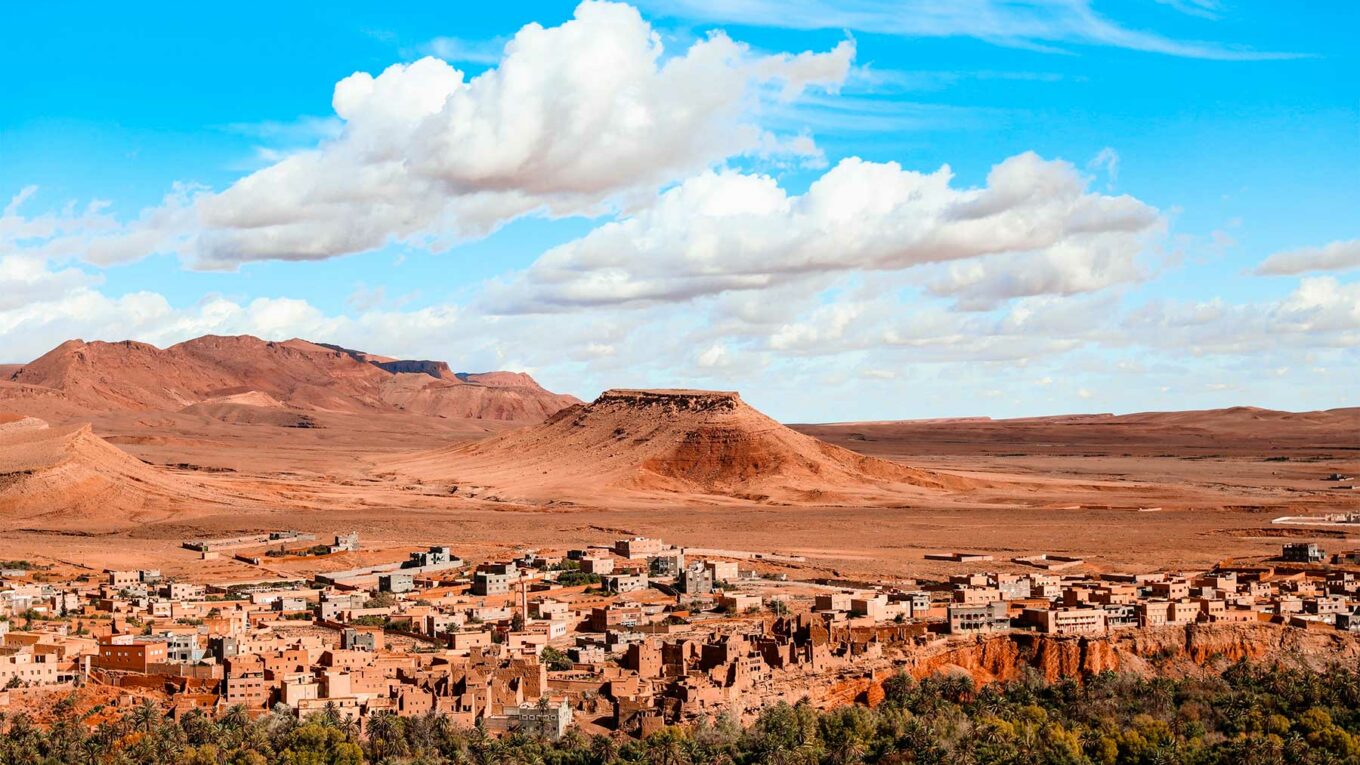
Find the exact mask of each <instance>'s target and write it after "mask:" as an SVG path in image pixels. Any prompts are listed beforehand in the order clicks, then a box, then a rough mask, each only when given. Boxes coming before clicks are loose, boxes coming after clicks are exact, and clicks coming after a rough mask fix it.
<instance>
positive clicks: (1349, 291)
mask: <svg viewBox="0 0 1360 765" xmlns="http://www.w3.org/2000/svg"><path fill="white" fill-rule="evenodd" d="M1123 330H1124V331H1125V333H1126V334H1125V338H1126V340H1127V341H1128V342H1136V343H1139V344H1143V345H1149V346H1154V347H1159V348H1177V349H1185V350H1188V351H1189V352H1191V353H1196V354H1205V353H1222V354H1251V353H1259V352H1262V351H1269V350H1276V349H1279V348H1281V347H1282V346H1285V345H1287V346H1291V347H1296V348H1325V347H1334V348H1354V347H1356V346H1357V345H1360V283H1353V284H1345V283H1342V282H1340V281H1338V280H1337V279H1335V278H1333V277H1330V276H1316V277H1307V278H1304V279H1301V280H1300V281H1299V284H1298V286H1297V287H1296V288H1295V289H1294V290H1293V291H1292V292H1290V293H1289V294H1288V295H1286V296H1285V297H1283V298H1282V299H1280V300H1276V301H1263V302H1257V303H1240V304H1233V303H1226V302H1224V301H1222V300H1209V301H1183V302H1172V301H1153V302H1151V303H1148V304H1146V305H1144V306H1142V307H1140V308H1138V309H1136V310H1134V311H1133V312H1131V313H1130V314H1129V316H1128V317H1127V318H1126V319H1125V320H1124V322H1123Z"/></svg>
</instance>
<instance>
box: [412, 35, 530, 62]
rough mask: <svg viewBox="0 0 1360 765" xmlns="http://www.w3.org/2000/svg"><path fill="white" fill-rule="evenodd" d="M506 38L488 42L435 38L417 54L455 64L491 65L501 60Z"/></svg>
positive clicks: (496, 38)
mask: <svg viewBox="0 0 1360 765" xmlns="http://www.w3.org/2000/svg"><path fill="white" fill-rule="evenodd" d="M506 42H508V39H507V38H504V37H494V38H492V39H490V40H469V39H466V38H462V37H436V38H434V39H433V40H430V41H429V42H427V43H425V44H424V45H421V46H420V47H419V48H418V49H417V53H418V54H419V55H423V56H435V57H437V58H442V59H444V60H445V61H451V62H453V63H456V64H485V65H491V64H495V63H497V62H499V61H500V60H501V54H502V52H503V51H504V50H505V43H506Z"/></svg>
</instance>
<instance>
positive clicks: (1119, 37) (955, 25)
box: [644, 0, 1301, 61]
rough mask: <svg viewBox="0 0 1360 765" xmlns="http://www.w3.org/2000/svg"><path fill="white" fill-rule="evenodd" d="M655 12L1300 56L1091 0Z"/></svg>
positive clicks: (786, 2) (751, 4)
mask: <svg viewBox="0 0 1360 765" xmlns="http://www.w3.org/2000/svg"><path fill="white" fill-rule="evenodd" d="M1168 4H1169V5H1171V6H1172V7H1175V8H1176V9H1178V10H1181V11H1182V12H1185V13H1192V14H1195V15H1199V16H1201V17H1211V16H1212V14H1216V13H1217V11H1218V3H1217V2H1215V0H1168ZM644 5H647V6H649V7H651V8H653V9H655V10H657V11H659V12H662V13H667V14H670V15H673V16H678V17H682V18H691V19H701V20H704V21H712V22H727V23H734V24H750V25H753V26H774V27H783V28H788V29H850V30H855V31H858V32H866V33H874V34H890V35H899V36H902V37H972V38H976V39H979V40H985V41H987V42H990V43H994V44H997V45H1005V46H1009V47H1017V48H1026V49H1031V50H1039V51H1046V52H1053V53H1061V52H1070V51H1066V50H1065V49H1064V47H1063V46H1071V45H1104V46H1112V47H1117V48H1126V49H1129V50H1139V51H1145V52H1148V53H1160V54H1164V55H1169V56H1181V57H1185V58H1201V59H1212V60H1221V61H1257V60H1268V59H1283V58H1299V57H1301V55H1300V54H1297V53H1277V52H1270V51H1258V50H1253V49H1251V48H1247V47H1244V46H1240V45H1235V44H1231V43H1221V42H1208V41H1197V40H1177V39H1173V38H1170V37H1166V36H1164V35H1160V34H1157V33H1156V32H1149V31H1143V30H1138V29H1132V28H1129V27H1126V26H1124V25H1122V24H1120V23H1118V22H1116V21H1114V20H1112V19H1108V18H1106V17H1105V16H1102V15H1101V14H1099V13H1097V12H1096V11H1095V9H1094V8H1092V6H1091V0H1033V1H1031V2H1016V1H1014V0H857V1H855V2H833V0H743V1H742V2H727V1H726V0H648V1H647V2H645V3H644Z"/></svg>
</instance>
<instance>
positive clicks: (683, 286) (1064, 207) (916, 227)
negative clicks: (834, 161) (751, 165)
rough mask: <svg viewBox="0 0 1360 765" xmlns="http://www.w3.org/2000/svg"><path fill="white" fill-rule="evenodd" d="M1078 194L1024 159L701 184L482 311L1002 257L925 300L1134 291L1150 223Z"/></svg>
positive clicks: (1127, 206) (499, 294) (707, 177)
mask: <svg viewBox="0 0 1360 765" xmlns="http://www.w3.org/2000/svg"><path fill="white" fill-rule="evenodd" d="M1087 186H1088V181H1087V179H1086V178H1084V177H1082V176H1081V174H1080V173H1078V172H1077V171H1076V170H1075V169H1074V168H1073V167H1072V166H1071V165H1070V164H1068V163H1066V162H1062V161H1050V160H1044V159H1042V158H1040V157H1039V156H1037V155H1035V154H1033V153H1026V154H1021V155H1017V156H1015V157H1011V158H1010V159H1007V160H1005V161H1004V162H1001V163H1000V164H998V165H996V166H995V167H994V168H992V170H991V172H990V173H989V174H988V177H987V184H986V186H984V187H982V188H962V189H960V188H956V187H954V185H953V174H952V172H951V171H950V169H949V168H948V167H947V166H946V167H942V168H940V169H939V170H936V171H935V172H932V173H919V172H915V171H911V170H904V169H903V168H902V167H901V166H900V165H898V164H897V163H895V162H887V163H878V162H868V161H865V160H861V159H858V158H850V159H846V160H843V161H841V162H840V163H839V164H838V165H837V166H836V167H834V168H832V169H831V170H829V171H828V172H827V173H826V174H824V175H823V176H822V177H821V178H819V179H818V180H816V181H815V182H814V183H813V184H812V185H811V187H810V188H809V189H808V191H807V192H806V193H805V194H802V195H791V194H789V193H787V192H786V191H785V190H784V189H783V188H781V187H780V186H779V184H778V183H777V182H776V181H775V180H774V179H773V178H771V177H769V176H765V175H752V174H746V173H740V172H736V171H732V170H723V171H708V172H705V173H702V174H700V175H698V176H696V177H693V178H691V179H689V180H687V181H685V182H684V183H682V184H680V185H679V186H677V187H675V188H672V189H670V190H668V191H666V192H665V193H663V194H662V195H661V196H660V198H659V199H658V200H657V201H656V202H655V204H653V205H652V206H650V207H648V208H646V209H644V210H641V211H640V212H638V213H637V214H636V215H634V216H632V217H629V218H626V219H623V220H619V221H616V222H611V223H607V224H605V225H603V226H600V227H599V228H597V229H595V230H593V231H591V232H590V233H589V234H587V235H586V236H584V237H582V238H580V239H577V240H575V241H572V242H569V243H566V244H563V245H560V246H558V247H555V248H553V249H551V250H549V251H548V252H546V253H545V254H544V255H543V256H542V257H540V258H539V260H538V261H536V262H535V263H534V264H533V265H532V266H531V267H530V268H529V269H528V270H526V271H525V272H523V273H522V274H520V275H518V276H517V277H516V278H514V279H512V280H510V281H509V282H507V283H505V284H503V285H500V286H499V287H498V288H497V289H494V290H493V291H492V292H491V296H490V302H491V303H492V305H493V306H494V308H495V309H496V310H500V311H505V312H510V313H516V312H534V311H553V310H563V309H569V308H575V307H580V306H604V305H640V304H647V303H651V302H658V301H660V302H669V301H685V300H692V299H694V298H697V297H701V296H706V295H714V294H719V293H724V292H731V291H741V290H755V289H762V290H763V289H770V288H772V287H778V286H782V285H786V284H789V283H791V282H796V281H798V280H800V279H803V278H806V277H808V276H812V275H825V274H843V273H849V272H856V271H899V270H903V269H908V268H911V267H914V266H919V265H922V264H928V263H941V262H947V261H962V260H965V259H969V258H980V257H983V256H991V255H1003V254H1004V255H1006V256H1007V259H1001V260H995V261H984V262H979V263H975V264H970V265H968V266H966V267H961V269H960V270H958V271H954V272H950V273H947V274H946V275H944V276H942V277H941V278H939V279H937V280H936V281H935V282H933V283H932V285H931V289H932V291H933V292H935V293H936V294H940V295H957V296H959V298H960V300H961V301H963V302H967V303H970V304H973V305H977V306H981V305H992V304H995V303H996V302H998V301H1001V300H1005V299H1008V298H1011V297H1017V296H1024V295H1035V294H1049V293H1056V294H1072V293H1076V292H1085V291H1091V290H1095V289H1100V288H1102V287H1105V286H1109V285H1110V284H1114V283H1117V282H1119V281H1128V280H1131V279H1135V278H1137V277H1138V275H1139V273H1140V272H1139V271H1138V269H1137V268H1136V267H1135V265H1134V262H1133V261H1134V258H1135V256H1136V255H1137V254H1138V252H1139V250H1140V249H1141V247H1142V245H1143V241H1144V238H1145V237H1146V236H1147V235H1149V234H1151V233H1153V232H1155V231H1157V230H1158V229H1159V227H1160V225H1161V218H1160V216H1159V215H1158V213H1157V211H1156V210H1155V209H1153V208H1152V207H1150V206H1148V205H1146V204H1144V203H1143V202H1140V201H1139V200H1137V199H1134V198H1133V197H1129V196H1108V195H1102V194H1097V193H1092V192H1090V191H1089V190H1088V188H1087Z"/></svg>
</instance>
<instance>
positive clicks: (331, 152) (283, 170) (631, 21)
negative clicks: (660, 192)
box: [51, 0, 855, 268]
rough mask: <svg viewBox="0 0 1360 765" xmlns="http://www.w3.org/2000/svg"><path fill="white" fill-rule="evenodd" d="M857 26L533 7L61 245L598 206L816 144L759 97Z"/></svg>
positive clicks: (212, 258) (823, 58) (357, 242)
mask: <svg viewBox="0 0 1360 765" xmlns="http://www.w3.org/2000/svg"><path fill="white" fill-rule="evenodd" d="M854 54H855V48H854V44H853V42H851V41H848V40H847V41H845V42H842V43H841V44H840V45H838V46H836V47H835V48H834V49H833V50H831V51H829V52H826V53H812V52H805V53H799V54H796V55H790V54H784V53H779V54H772V55H762V54H757V53H754V52H752V51H751V50H750V49H749V48H748V47H747V46H745V45H742V44H740V43H738V42H735V41H733V40H732V39H730V38H728V37H727V36H726V35H725V34H722V33H721V32H715V33H713V34H711V35H709V36H708V37H707V38H705V39H703V40H700V41H699V42H696V43H694V44H693V45H691V46H690V47H689V48H688V49H687V50H685V51H683V52H682V53H680V54H679V55H670V56H668V55H667V54H666V52H665V50H664V48H663V46H662V43H661V39H660V37H659V35H658V34H657V33H656V32H655V31H654V30H653V29H652V28H651V26H650V25H649V24H648V23H647V22H646V21H644V20H643V18H642V17H641V15H640V14H639V13H638V12H637V10H636V9H634V8H632V7H630V6H628V5H622V4H615V3H606V2H595V1H594V0H587V2H583V3H582V4H581V5H580V6H579V7H577V9H576V13H575V16H574V17H573V19H571V20H570V21H567V22H566V23H564V24H562V25H561V26H558V27H553V28H543V27H541V26H539V25H538V24H529V25H527V26H525V27H524V28H523V29H521V30H520V31H519V32H518V33H517V34H516V35H515V36H514V37H513V38H512V39H511V40H510V41H509V42H507V43H506V44H505V47H504V55H503V57H502V58H500V60H499V62H498V64H497V65H496V66H495V67H494V68H491V69H489V70H487V71H485V72H483V73H482V74H480V75H478V76H476V77H473V78H471V79H468V78H467V76H466V75H465V74H464V73H463V72H462V71H460V70H458V69H456V68H454V67H453V66H451V65H450V64H448V63H447V62H445V61H443V60H441V59H438V58H434V57H428V58H423V59H420V60H418V61H415V62H414V63H410V64H397V65H394V66H391V67H388V68H387V69H386V70H385V71H383V72H382V73H380V74H379V75H377V76H376V77H375V76H373V75H370V74H368V73H365V72H356V73H355V74H352V75H350V76H349V77H346V78H345V79H343V80H341V81H340V82H339V83H338V84H337V85H336V86H335V93H334V97H333V99H332V104H333V106H334V109H335V113H336V115H337V117H338V118H339V120H340V121H342V123H343V125H342V127H341V128H340V130H339V133H338V135H336V136H335V137H334V138H331V139H328V140H324V141H322V142H321V143H320V145H318V146H317V147H316V148H313V149H310V150H306V151H297V152H293V153H290V154H288V155H287V156H286V157H284V158H283V159H281V160H279V161H278V162H276V163H275V164H272V165H270V166H268V167H265V168H263V169H261V170H258V171H256V172H254V173H252V174H250V175H248V176H246V177H244V178H242V179H240V180H239V181H237V182H236V183H234V184H233V185H232V186H231V187H229V188H227V189H225V190H224V191H222V192H221V193H210V192H207V191H204V190H201V189H180V190H177V193H176V194H174V195H173V196H172V197H171V198H167V200H166V202H165V203H164V204H163V205H161V206H159V207H156V208H152V209H149V210H147V211H144V212H143V213H142V215H141V217H140V218H139V219H138V220H136V221H133V222H131V223H129V224H127V225H125V226H112V227H110V226H102V225H101V226H100V227H99V228H98V229H97V230H91V231H85V232H77V235H75V236H72V237H71V238H70V240H69V241H59V242H53V243H52V245H51V246H52V248H53V249H56V250H64V251H75V250H84V251H87V252H88V255H87V257H88V258H89V259H91V260H92V261H94V262H98V263H112V262H118V261H123V260H130V259H134V258H137V257H141V256H144V255H146V254H149V253H151V252H176V253H178V254H180V255H181V256H184V257H185V258H186V259H187V260H189V261H191V262H193V263H194V264H196V265H198V266H200V267H205V268H231V267H234V266H235V265H236V264H239V263H241V262H244V261H251V260H265V259H282V260H312V259H322V258H329V257H333V256H336V255H343V254H347V253H354V252H361V251H366V250H371V249H375V248H379V247H382V246H384V245H388V244H391V243H402V244H406V245H410V246H415V247H428V248H443V247H447V246H449V245H451V244H453V243H455V242H456V241H458V240H460V239H464V238H468V237H477V236H483V235H485V234H487V233H489V232H491V231H493V230H494V229H495V228H497V227H498V226H500V225H503V224H504V223H506V222H508V221H510V220H513V219H514V218H516V217H519V216H523V215H529V214H544V215H552V216H561V215H583V214H584V215H598V214H602V213H605V212H608V211H610V210H612V209H615V208H616V207H617V206H620V205H621V206H624V207H627V206H631V205H632V204H634V203H635V200H636V199H641V198H645V197H647V196H650V195H651V194H652V193H653V192H654V190H655V189H656V188H657V187H659V186H661V185H663V184H665V183H668V182H671V181H673V180H675V179H678V178H683V177H686V176H688V175H690V174H692V173H694V172H697V171H699V170H701V169H703V168H705V167H709V166H711V165H713V164H715V163H718V162H721V161H723V160H725V159H727V158H729V157H733V156H737V155H743V154H752V155H760V156H771V155H775V156H779V155H790V156H793V157H796V158H798V159H799V160H800V161H813V162H816V161H820V157H821V155H820V152H819V151H818V150H817V148H816V146H815V145H814V144H812V143H811V141H810V139H809V138H808V136H806V135H801V134H796V135H775V134H772V133H771V132H770V131H769V130H767V129H765V128H763V127H762V126H761V124H760V114H761V112H762V109H763V108H764V105H766V104H773V103H778V102H782V101H789V100H792V99H794V98H796V97H797V96H798V95H799V94H801V93H802V92H803V91H804V90H805V89H806V88H809V87H815V88H822V89H828V90H834V89H835V87H836V86H837V85H838V84H839V83H840V82H841V81H843V80H844V79H845V78H846V76H847V74H848V72H849V69H850V65H851V61H852V60H853V58H854Z"/></svg>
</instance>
